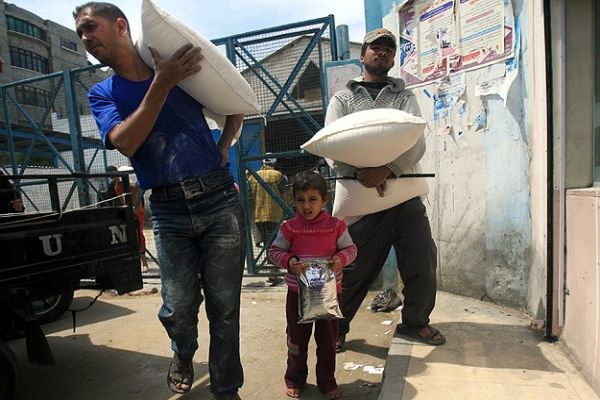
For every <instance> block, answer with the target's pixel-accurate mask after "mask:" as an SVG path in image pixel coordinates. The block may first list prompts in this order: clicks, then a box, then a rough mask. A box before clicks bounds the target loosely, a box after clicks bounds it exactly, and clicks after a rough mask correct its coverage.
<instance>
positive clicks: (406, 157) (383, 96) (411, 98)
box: [325, 77, 425, 225]
mask: <svg viewBox="0 0 600 400" xmlns="http://www.w3.org/2000/svg"><path fill="white" fill-rule="evenodd" d="M361 81H362V77H361V78H356V79H353V80H350V81H348V83H347V84H346V87H347V89H344V90H340V91H339V92H336V93H335V94H334V95H333V97H332V98H331V101H330V102H329V106H328V108H327V115H326V117H325V125H328V124H330V123H332V122H333V121H335V120H337V119H339V118H341V117H343V116H345V115H348V114H351V113H354V112H357V111H363V110H371V109H374V108H395V109H398V110H402V111H406V112H408V113H410V114H413V115H415V116H417V117H420V116H421V110H420V109H419V104H418V103H417V100H416V98H415V95H414V94H413V93H412V92H411V91H410V90H406V89H405V87H404V81H403V80H402V79H398V78H393V77H388V78H387V82H388V85H387V86H385V87H384V88H383V89H381V91H380V92H379V95H377V97H376V99H375V100H373V98H372V97H371V95H370V94H369V93H368V92H367V89H365V88H364V87H362V86H361V85H359V84H358V82H361ZM383 145H385V144H383ZM423 154H425V136H421V137H420V138H419V140H418V141H417V143H416V144H415V145H414V146H413V147H411V148H410V149H409V150H408V151H406V152H405V153H403V154H401V155H400V156H399V157H398V158H396V159H395V160H394V161H392V162H390V163H388V164H386V166H387V167H388V168H389V169H390V171H392V173H393V174H394V175H395V176H399V175H401V174H402V173H403V171H406V173H413V172H415V168H417V169H418V162H419V160H420V159H421V158H422V157H423ZM327 161H328V163H329V164H330V165H331V166H332V167H333V169H334V170H335V172H336V173H337V174H338V175H341V176H352V175H354V172H355V171H356V168H355V167H354V166H351V165H348V164H344V163H342V162H340V161H336V160H327ZM358 218H360V217H355V218H351V219H347V220H346V223H347V224H348V225H350V224H352V223H354V222H355V221H356V220H357V219H358Z"/></svg>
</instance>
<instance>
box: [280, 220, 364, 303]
mask: <svg viewBox="0 0 600 400" xmlns="http://www.w3.org/2000/svg"><path fill="white" fill-rule="evenodd" d="M336 254H337V255H338V256H339V257H340V260H341V261H342V266H344V267H345V266H346V265H348V264H350V263H351V262H352V261H354V259H355V258H356V254H357V249H356V245H355V244H354V243H353V242H352V238H351V237H350V234H349V233H348V228H347V227H346V223H345V222H344V221H342V220H339V219H337V218H335V217H332V216H331V215H329V213H328V212H327V211H321V213H320V214H319V215H318V216H317V217H316V218H315V219H313V220H312V221H309V220H307V219H306V218H304V217H303V216H301V215H298V214H296V215H295V216H294V217H293V218H290V219H288V220H287V221H284V222H283V223H282V224H281V227H280V228H279V232H277V237H276V238H275V241H273V244H272V245H271V247H270V248H269V258H270V260H271V261H272V262H273V263H274V264H275V265H277V266H279V267H280V268H285V269H287V270H288V273H287V274H286V276H285V282H286V283H287V285H288V287H289V288H290V289H291V290H292V291H294V292H297V291H298V277H297V276H296V275H294V274H293V273H292V272H290V270H289V269H288V262H289V260H290V258H291V257H294V256H295V257H298V259H299V260H306V259H330V258H331V257H333V256H334V255H336ZM336 279H337V290H338V293H341V291H342V271H341V270H340V271H339V272H338V273H337V276H336Z"/></svg>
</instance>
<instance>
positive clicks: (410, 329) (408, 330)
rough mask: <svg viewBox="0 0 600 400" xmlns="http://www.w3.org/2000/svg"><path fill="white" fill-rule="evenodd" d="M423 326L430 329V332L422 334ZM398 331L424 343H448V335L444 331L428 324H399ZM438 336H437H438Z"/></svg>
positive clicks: (435, 344)
mask: <svg viewBox="0 0 600 400" xmlns="http://www.w3.org/2000/svg"><path fill="white" fill-rule="evenodd" d="M423 328H428V329H429V334H428V335H425V336H422V335H421V333H420V331H421V329H423ZM396 333H398V334H399V335H402V336H406V337H409V338H411V339H415V340H418V341H420V342H423V343H427V344H430V345H432V346H439V345H441V344H444V343H446V337H445V336H444V335H442V333H441V332H440V331H439V330H438V329H436V328H434V327H433V326H431V325H427V326H407V325H403V324H398V325H397V326H396ZM436 336H437V338H436Z"/></svg>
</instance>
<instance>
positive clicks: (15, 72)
mask: <svg viewBox="0 0 600 400" xmlns="http://www.w3.org/2000/svg"><path fill="white" fill-rule="evenodd" d="M0 60H2V71H1V72H0V84H5V83H9V82H14V81H19V80H23V79H27V78H31V77H34V76H38V75H41V74H49V73H52V72H58V71H63V70H65V69H73V68H78V67H83V66H86V65H88V61H87V57H86V52H85V49H84V48H83V46H82V45H81V42H80V41H79V38H78V37H77V34H76V33H75V31H74V30H73V29H69V28H67V27H64V26H62V25H59V24H57V23H55V22H53V21H49V20H45V19H42V18H40V17H38V16H37V15H35V14H34V13H32V12H30V11H27V10H25V9H23V8H20V7H17V6H15V5H14V4H10V3H6V2H4V0H0ZM23 97H24V98H29V99H30V100H31V101H35V102H41V101H42V97H43V93H38V92H37V91H36V90H32V91H31V93H23Z"/></svg>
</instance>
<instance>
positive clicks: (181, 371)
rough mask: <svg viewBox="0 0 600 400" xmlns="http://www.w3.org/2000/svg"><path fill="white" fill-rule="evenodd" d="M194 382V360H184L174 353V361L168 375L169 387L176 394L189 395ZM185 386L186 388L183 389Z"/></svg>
mask: <svg viewBox="0 0 600 400" xmlns="http://www.w3.org/2000/svg"><path fill="white" fill-rule="evenodd" d="M193 382H194V366H193V364H192V359H191V358H190V359H186V360H182V359H180V358H179V355H178V354H177V353H173V360H172V361H171V366H170V367H169V372H168V373H167V385H169V389H171V391H172V392H174V393H187V392H189V391H190V389H191V388H192V383H193ZM181 385H185V387H181Z"/></svg>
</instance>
